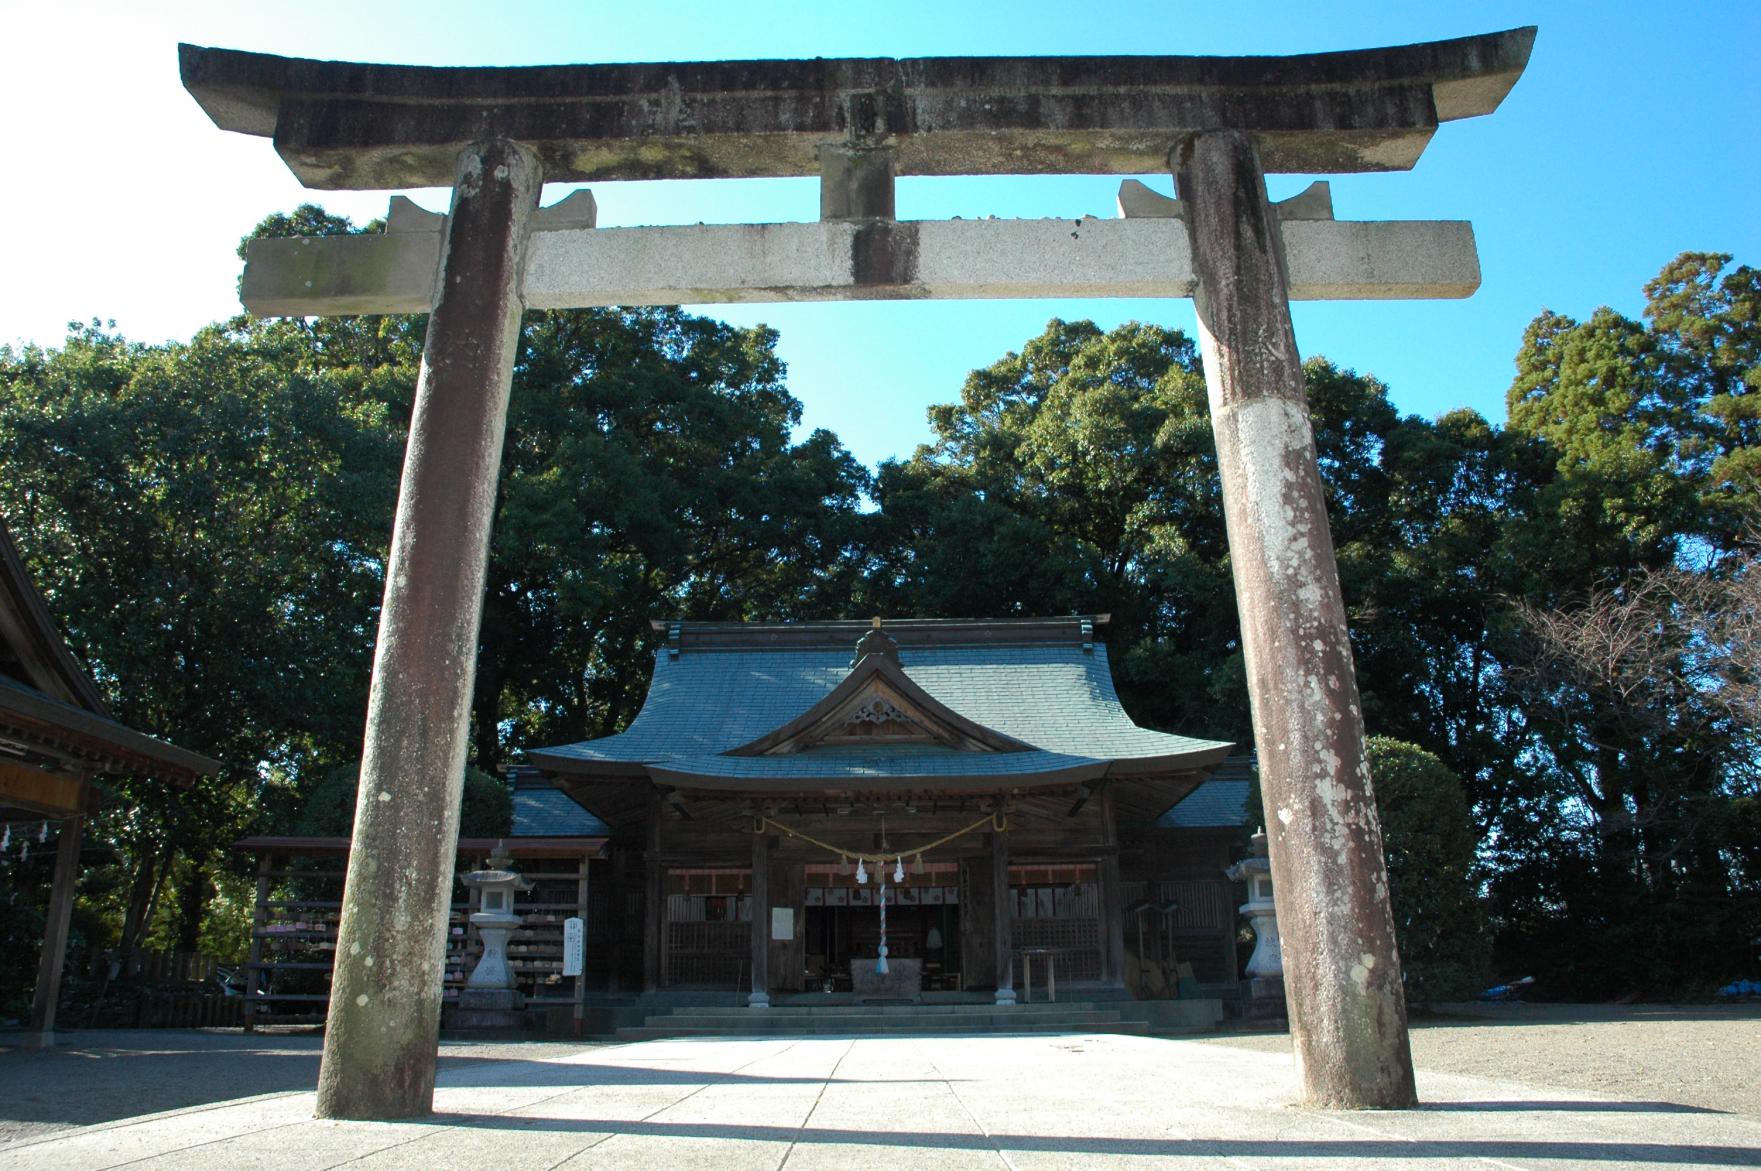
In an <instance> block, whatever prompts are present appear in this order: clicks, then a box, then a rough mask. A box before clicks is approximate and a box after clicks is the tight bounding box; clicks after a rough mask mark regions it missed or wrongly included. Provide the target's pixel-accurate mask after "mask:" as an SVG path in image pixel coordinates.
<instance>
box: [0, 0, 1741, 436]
mask: <svg viewBox="0 0 1761 1171" xmlns="http://www.w3.org/2000/svg"><path fill="white" fill-rule="evenodd" d="M1523 24H1535V25H1538V26H1539V27H1540V36H1539V39H1538V41H1537V44H1536V47H1535V53H1534V57H1533V59H1532V60H1531V62H1530V65H1529V69H1528V73H1527V75H1526V76H1525V77H1524V78H1523V80H1522V81H1521V82H1520V83H1519V84H1518V85H1517V87H1516V89H1515V90H1514V91H1513V92H1512V94H1511V96H1510V97H1509V98H1508V99H1507V100H1506V101H1505V103H1504V105H1503V106H1502V107H1501V108H1500V109H1499V110H1498V112H1497V113H1495V114H1493V115H1492V116H1491V117H1489V118H1482V119H1475V120H1470V121H1466V122H1456V123H1451V124H1448V125H1446V126H1444V127H1443V128H1442V129H1441V130H1439V132H1438V134H1437V136H1436V138H1435V139H1434V140H1433V142H1432V144H1431V146H1430V148H1429V149H1428V150H1427V151H1426V153H1425V155H1424V157H1423V158H1422V159H1421V160H1420V162H1419V165H1418V167H1417V168H1416V169H1415V170H1413V171H1411V172H1408V173H1402V174H1392V175H1364V176H1336V177H1332V179H1333V194H1334V206H1335V209H1336V214H1337V215H1338V216H1339V218H1341V219H1467V220H1471V221H1472V222H1473V224H1474V227H1475V231H1476V233H1477V236H1478V239H1479V247H1480V259H1481V267H1482V271H1483V278H1484V283H1483V285H1482V288H1481V290H1480V291H1479V292H1478V293H1477V294H1476V295H1475V296H1474V297H1472V298H1470V299H1468V300H1465V301H1440V302H1405V303H1393V302H1353V303H1334V304H1311V305H1299V306H1297V307H1296V311H1295V317H1296V327H1297V339H1298V342H1299V344H1300V345H1301V347H1302V349H1303V352H1304V353H1305V354H1325V355H1326V356H1328V357H1329V358H1331V359H1333V360H1334V361H1335V362H1337V363H1339V364H1341V365H1344V366H1348V367H1351V368H1354V369H1357V370H1360V371H1363V372H1366V373H1371V374H1374V375H1376V376H1377V377H1380V378H1381V379H1383V380H1384V381H1385V382H1387V383H1388V384H1389V386H1390V388H1391V391H1392V394H1393V397H1394V400H1395V402H1396V403H1397V404H1398V405H1399V406H1400V407H1401V409H1403V410H1405V411H1408V412H1411V413H1415V414H1420V415H1425V416H1434V415H1437V414H1440V413H1442V412H1444V411H1447V410H1450V409H1453V408H1455V407H1458V406H1469V407H1473V408H1475V409H1477V410H1480V411H1482V412H1485V413H1486V414H1488V415H1491V416H1492V417H1494V418H1502V417H1503V396H1504V390H1505V388H1506V387H1507V386H1508V384H1509V382H1510V374H1511V357H1512V355H1513V354H1514V353H1515V350H1516V347H1517V345H1518V343H1519V340H1520V338H1521V334H1522V330H1523V327H1524V325H1526V324H1527V322H1528V321H1529V320H1530V319H1531V318H1532V317H1533V316H1534V315H1535V314H1536V313H1537V312H1538V311H1540V310H1541V309H1542V308H1551V309H1554V310H1557V311H1559V312H1563V313H1569V314H1572V315H1574V316H1586V315H1588V314H1589V313H1590V312H1591V311H1592V310H1594V309H1595V308H1596V306H1598V305H1602V304H1609V305H1613V306H1614V307H1616V308H1618V309H1620V310H1622V311H1625V312H1628V313H1635V314H1636V313H1637V312H1638V311H1639V309H1640V307H1641V306H1642V303H1643V302H1642V296H1641V293H1640V288H1641V286H1642V285H1643V284H1644V282H1645V281H1646V280H1647V279H1649V278H1650V277H1652V276H1654V275H1655V274H1656V272H1657V270H1658V269H1659V268H1660V267H1661V266H1662V265H1663V264H1664V263H1665V262H1666V261H1667V260H1669V259H1670V258H1671V257H1673V256H1674V255H1675V254H1676V253H1678V252H1680V251H1683V250H1685V249H1700V250H1712V251H1723V252H1731V253H1734V254H1735V255H1736V257H1737V260H1738V261H1739V262H1743V263H1749V264H1761V228H1758V227H1757V224H1758V222H1761V217H1758V215H1757V212H1758V211H1761V196H1758V195H1757V192H1761V182H1758V180H1761V162H1758V161H1757V159H1758V157H1761V149H1758V148H1761V132H1758V131H1757V129H1756V126H1757V111H1761V70H1758V69H1757V67H1756V62H1757V61H1761V4H1756V3H1751V2H1748V0H1730V2H1728V3H1722V4H1714V3H1695V2H1692V0H1684V2H1679V3H1671V4H1660V3H1655V2H1652V3H1629V2H1609V3H1556V2H1547V3H1541V2H1536V3H1504V2H1500V0H1491V2H1483V3H1477V4H1460V3H1457V4H1421V3H1412V2H1409V3H1392V2H1390V3H1357V4H1350V5H1345V4H1319V3H1315V4H1298V3H1293V2H1290V3H1262V2H1254V0H1231V2H1229V3H1217V2H1216V0H1209V2H1203V3H1195V2H1186V0H1158V2H1156V3H1140V2H1137V0H1118V2H1115V3H1111V4H1107V5H1095V6H1091V7H1085V6H1081V5H1072V4H1070V3H1067V2H1049V0H1021V2H1017V3H1013V4H1008V5H1002V4H991V3H987V4H965V3H959V2H956V0H944V2H942V3H922V2H917V0H895V2H892V3H887V4H872V3H833V2H830V0H823V2H820V3H744V4H737V3H669V2H667V0H651V2H649V3H631V2H629V0H625V2H622V3H599V2H596V0H580V2H576V3H563V2H553V3H503V4H485V3H481V2H476V3H463V2H460V3H444V2H443V3H426V4H405V3H372V4H361V3H354V4H341V3H330V2H324V0H307V2H305V3H301V4H298V5H266V4H253V3H243V2H240V0H231V2H228V3H194V2H190V3H176V2H161V3H155V4H128V3H120V2H119V3H114V4H103V3H87V4H75V3H65V4H60V5H54V6H50V5H46V4H41V3H37V2H34V0H31V2H13V0H0V109H3V110H5V111H6V116H5V118H4V121H3V122H0V142H4V144H5V146H6V147H7V157H8V158H9V160H10V163H11V166H10V167H9V171H10V175H9V179H10V182H9V183H8V184H6V185H5V187H4V190H0V224H4V225H5V228H4V230H5V232H6V248H5V270H6V273H7V278H8V279H6V280H5V281H0V343H4V342H14V343H16V342H19V341H33V342H37V343H40V344H45V345H54V344H57V343H58V342H59V340H60V338H61V337H62V336H63V330H64V325H65V323H66V322H67V321H69V320H72V319H82V320H83V319H87V318H91V317H101V318H107V319H109V318H113V319H115V320H116V322H117V325H118V327H119V328H120V329H121V330H123V331H124V332H125V333H126V334H128V335H129V336H130V337H132V338H136V339H139V340H144V341H158V340H163V339H165V338H168V337H186V336H188V335H189V334H190V333H191V332H193V331H194V330H195V329H196V328H198V327H200V326H201V325H202V324H204V323H206V322H208V321H212V320H217V319H220V318H223V317H225V316H227V315H229V314H231V313H233V312H236V311H237V302H236V298H235V288H236V280H237V274H238V261H237V259H236V258H235V257H234V255H233V248H234V247H235V246H236V243H237V240H238V237H239V236H241V235H243V234H244V233H245V232H247V231H248V230H249V229H250V227H251V226H252V225H253V224H254V223H255V222H256V221H257V220H259V219H260V218H262V216H264V215H265V214H267V213H269V212H271V211H275V210H285V209H288V208H291V207H293V206H294V205H295V204H297V203H299V202H301V201H302V200H305V199H314V198H315V199H316V200H317V201H319V202H322V203H323V204H325V205H326V206H327V207H329V208H330V209H331V210H333V211H337V212H341V213H344V214H348V215H352V216H354V217H356V218H357V219H366V218H369V217H371V216H374V215H379V214H382V213H383V211H384V208H385V204H386V199H387V196H388V194H389V193H348V194H338V193H309V192H305V191H303V190H302V189H301V188H300V187H299V186H298V185H297V183H296V182H295V181H294V180H293V178H292V176H291V175H290V174H289V173H288V172H287V170H286V169H285V168H284V167H283V166H282V165H281V163H280V162H279V160H278V159H277V158H276V157H275V154H274V151H273V150H272V149H271V147H270V146H269V144H268V143H267V141H266V140H263V139H253V138H245V137H243V136H239V135H231V134H225V133H223V132H221V131H219V130H218V129H216V128H215V127H214V126H213V124H212V123H210V122H209V121H208V120H207V119H206V117H205V116H204V115H202V113H201V112H200V110H199V109H198V108H197V107H196V105H195V103H194V102H193V101H192V100H191V99H190V98H189V97H188V96H187V95H186V94H185V93H184V92H183V90H182V88H181V87H180V86H179V84H178V79H177V64H176V53H175V46H176V43H177V42H178V41H180V40H184V41H191V42H194V43H198V44H205V45H215V46H223V47H229V48H240V49H252V50H259V51H264V52H275V53H283V54H288V55H294V56H310V57H328V58H336V59H350V60H378V61H393V62H404V63H412V64H460V65H468V64H485V65H487V64H541V63H556V62H573V61H582V62H592V61H646V60H688V59H716V58H740V57H747V58H750V57H811V56H933V55H966V54H999V55H1002V54H1075V53H1196V54H1249V53H1266V54H1282V53H1299V52H1312V51H1323V50H1330V49H1352V48H1364V47H1371V46H1376V45H1387V44H1400V43H1405V42H1409V41H1422V40H1432V39H1438V38H1443V37H1452V36H1461V35H1466V34H1470V33H1479V32H1489V31H1494V30H1498V29H1504V28H1510V27H1514V26H1517V25H1523ZM1143 178H1144V179H1145V181H1146V182H1149V183H1150V184H1151V185H1152V186H1155V187H1157V188H1158V189H1160V190H1163V191H1167V190H1168V189H1169V188H1170V184H1169V181H1168V179H1167V177H1166V176H1144V177H1143ZM1305 182H1306V179H1304V178H1301V177H1277V178H1275V179H1274V181H1273V192H1272V193H1273V195H1274V197H1282V196H1283V195H1286V194H1289V193H1291V192H1293V191H1295V190H1297V189H1299V188H1300V187H1301V186H1302V185H1303V184H1304V183H1305ZM1118 183H1119V179H1118V177H1080V176H1079V177H1062V178H1060V177H1053V178H1016V177H991V178H985V179H906V180H901V181H900V186H899V192H898V207H899V215H900V216H901V217H902V218H940V217H947V216H953V215H961V216H967V217H972V216H982V215H998V216H1005V217H1008V216H1080V215H1083V214H1092V215H1099V216H1110V215H1112V214H1113V195H1114V192H1115V191H1116V190H1117V188H1118ZM564 190H565V189H563V188H552V189H550V190H549V191H547V195H546V199H547V201H554V200H555V199H557V198H560V197H561V195H562V194H563V193H564ZM593 190H594V195H595V197H596V199H597V201H598V203H599V207H600V222H601V224H602V225H606V226H612V225H620V224H640V223H695V222H698V221H704V222H765V221H780V220H806V219H812V218H814V217H815V215H816V214H817V191H816V188H815V185H814V183H813V182H812V181H811V180H779V181H757V180H744V181H727V182H721V181H717V182H692V183H673V184H651V183H627V184H597V185H595V186H594V188H593ZM410 194H412V195H413V196H414V197H415V198H417V200H418V201H419V202H421V203H423V204H425V205H426V206H429V207H435V208H442V207H444V205H445V201H446V193H445V192H442V191H427V192H412V193H410ZM705 311H706V312H712V313H714V314H715V315H717V316H721V317H724V318H725V319H727V320H729V321H733V322H736V323H739V324H752V323H756V322H760V321H763V322H767V323H768V324H770V325H772V326H775V327H776V328H777V329H779V330H780V331H781V334H782V341H781V351H782V354H783V356H784V358H785V359H786V360H787V361H788V363H789V367H790V377H789V384H790V387H791V389H792V390H793V391H794V393H795V394H796V396H797V397H799V398H800V399H801V400H802V401H803V403H804V404H805V407H806V418H805V420H804V422H805V425H807V426H825V427H829V428H831V429H832V430H834V431H836V432H837V433H838V434H839V435H840V436H841V437H842V438H843V440H844V441H845V443H846V444H847V445H849V446H850V448H851V449H852V450H854V451H855V452H856V454H857V455H858V456H859V457H860V458H862V459H863V460H864V461H865V462H867V463H870V464H873V463H875V462H876V461H878V460H880V459H882V458H885V457H887V456H890V455H908V454H909V453H910V452H911V450H912V449H913V448H914V447H915V445H916V444H918V443H920V442H923V441H925V440H926V439H927V438H928V436H929V432H928V427H927V424H926V423H925V421H924V407H925V406H926V405H928V404H930V403H934V402H944V401H949V400H951V399H953V398H955V397H957V396H958V394H959V388H960V383H961V380H962V378H963V377H964V376H965V374H966V372H967V371H968V370H970V369H972V368H973V367H975V366H981V365H985V364H988V363H989V362H992V361H994V360H996V359H997V358H999V357H1001V356H1002V355H1003V354H1004V353H1006V352H1008V351H1009V350H1012V349H1016V348H1018V347H1019V346H1020V345H1021V343H1022V342H1024V341H1025V340H1027V339H1028V338H1030V337H1032V336H1034V335H1035V334H1037V333H1038V332H1039V331H1040V330H1041V329H1042V328H1044V326H1045V323H1046V321H1047V320H1048V319H1050V318H1052V317H1054V316H1057V317H1064V318H1078V317H1092V318H1094V319H1095V320H1097V321H1099V322H1100V323H1101V324H1102V325H1103V326H1110V325H1113V324H1116V323H1118V322H1120V321H1125V320H1130V319H1138V320H1148V321H1156V322H1159V323H1163V324H1167V325H1171V326H1175V327H1178V328H1182V329H1186V330H1188V331H1190V330H1191V328H1192V309H1191V306H1190V304H1189V303H1188V302H1185V301H1125V300H1119V301H1013V302H981V303H962V302H901V303H891V304H888V303H872V302H871V303H861V304H841V305H774V306H771V305H765V306H740V307H720V308H714V309H708V310H705Z"/></svg>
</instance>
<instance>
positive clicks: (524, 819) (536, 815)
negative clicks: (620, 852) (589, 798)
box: [509, 779, 611, 838]
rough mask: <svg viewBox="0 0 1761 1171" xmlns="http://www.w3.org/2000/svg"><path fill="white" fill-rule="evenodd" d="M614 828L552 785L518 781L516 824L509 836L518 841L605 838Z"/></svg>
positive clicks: (515, 807)
mask: <svg viewBox="0 0 1761 1171" xmlns="http://www.w3.org/2000/svg"><path fill="white" fill-rule="evenodd" d="M610 833H611V828H610V827H609V826H607V825H606V824H605V822H603V821H601V820H599V818H597V817H595V816H593V814H591V813H589V812H587V810H585V809H583V808H581V806H580V805H578V804H577V803H576V802H575V799H574V798H573V797H570V796H569V795H568V794H567V793H565V792H563V791H562V790H561V789H558V788H556V787H555V786H553V785H552V784H550V782H548V781H544V782H541V783H540V784H538V785H531V786H529V785H527V784H525V783H524V782H523V781H522V780H518V779H516V783H515V785H514V823H513V828H512V829H511V830H510V832H509V836H510V837H516V838H602V837H606V836H607V835H609V834H610Z"/></svg>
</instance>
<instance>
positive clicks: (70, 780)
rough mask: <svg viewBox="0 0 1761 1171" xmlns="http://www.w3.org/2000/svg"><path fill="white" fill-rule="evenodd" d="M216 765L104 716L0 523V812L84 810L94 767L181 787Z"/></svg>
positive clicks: (94, 691)
mask: <svg viewBox="0 0 1761 1171" xmlns="http://www.w3.org/2000/svg"><path fill="white" fill-rule="evenodd" d="M219 768H220V765H219V762H217V761H214V760H210V759H209V758H207V757H205V756H202V755H201V754H200V753H195V752H191V751H189V750H187V749H183V748H179V747H177V746H176V745H174V744H167V743H166V742H165V741H163V740H159V739H156V738H154V737H152V736H149V735H147V734H146V733H144V732H137V731H135V730H134V729H133V728H130V727H128V726H127V725H125V724H122V723H120V722H119V721H117V720H116V719H115V718H114V717H113V716H111V714H110V711H109V709H108V708H107V707H106V706H105V704H104V701H103V698H102V697H101V696H100V695H99V694H98V689H97V688H96V687H95V686H93V684H92V681H91V679H90V677H89V676H87V675H86V673H85V671H84V670H83V669H82V668H81V667H80V665H79V663H78V662H77V661H76V660H75V659H74V657H73V655H72V653H71V652H70V651H69V650H68V649H67V644H66V642H65V641H64V640H63V639H62V637H61V633H60V631H59V630H57V629H56V627H55V623H54V621H53V619H52V618H51V617H50V615H49V610H48V607H47V606H46V605H45V604H44V602H43V598H42V595H41V594H40V593H38V592H37V588H36V585H35V583H33V582H32V581H31V579H30V575H29V574H28V573H27V572H26V570H25V566H24V561H23V559H22V558H21V557H20V556H19V553H18V547H17V546H16V545H14V544H13V541H12V534H11V533H10V532H9V531H8V530H7V528H6V524H5V521H4V520H0V810H3V809H4V808H5V807H7V806H12V807H15V808H19V809H23V810H25V811H26V812H29V813H33V814H47V815H49V816H54V817H70V816H73V815H75V814H78V813H81V812H83V811H84V810H85V809H86V807H87V804H88V802H89V799H90V796H91V793H90V789H89V787H88V786H87V784H86V778H87V777H88V776H90V775H91V774H94V773H144V774H146V775H148V776H153V777H157V778H159V779H161V780H166V781H170V782H172V783H174V784H181V785H188V784H190V783H192V782H194V781H195V779H196V778H197V777H200V776H204V775H207V774H209V773H213V772H217V771H218V770H219Z"/></svg>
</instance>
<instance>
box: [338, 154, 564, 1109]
mask: <svg viewBox="0 0 1761 1171" xmlns="http://www.w3.org/2000/svg"><path fill="white" fill-rule="evenodd" d="M541 186H542V175H541V172H540V168H539V164H538V160H537V158H536V157H535V156H534V155H533V154H532V152H531V151H529V150H527V149H526V148H525V147H523V146H520V145H519V144H517V143H513V142H507V141H493V142H485V143H478V144H475V145H473V146H471V147H469V148H467V149H466V150H465V151H464V152H462V153H461V154H460V156H459V162H458V171H457V178H456V182H455V184H454V187H453V200H452V214H451V216H450V218H449V219H448V221H447V227H446V237H445V241H444V243H443V245H442V252H441V257H442V259H441V268H440V287H439V289H438V290H437V292H436V295H435V302H434V312H433V316H432V317H431V318H430V319H429V323H428V338H427V343H426V345H425V347H424V350H423V354H422V372H421V376H420V378H419V379H418V381H417V384H416V400H415V409H414V413H413V415H412V418H411V420H410V436H409V442H408V446H407V447H406V449H405V453H404V473H403V485H402V487H401V489H400V491H399V495H398V506H397V519H396V522H395V524H394V527H393V529H392V539H391V556H390V561H389V563H388V565H387V567H386V582H385V604H384V608H383V610H382V613H381V617H380V623H379V641H378V646H377V649H376V650H375V653H374V661H373V685H372V690H371V693H370V695H369V698H368V702H367V733H366V743H365V745H364V747H363V750H362V756H363V759H362V765H361V785H360V794H359V797H358V800H357V803H356V806H355V829H354V843H353V849H352V850H351V852H350V854H349V866H348V879H347V885H346V888H345V890H344V894H343V907H342V921H341V925H340V928H339V930H338V935H337V944H336V968H335V976H334V979H333V981H332V984H331V993H330V1015H329V1019H328V1022H327V1026H326V1029H325V1034H324V1059H323V1064H322V1065H321V1066H320V1068H319V1072H318V1115H319V1117H322V1118H408V1117H415V1116H419V1115H425V1114H427V1113H429V1111H430V1109H431V1108H432V1105H433V1099H434V1065H435V1057H436V1052H437V1050H436V1044H437V1037H438V1033H439V1023H440V1001H441V981H442V965H443V963H444V961H445V954H446V932H447V923H448V913H449V910H450V906H451V903H452V883H453V866H454V861H455V854H456V851H457V848H458V829H459V797H460V792H461V787H462V784H463V778H464V769H465V748H466V736H467V718H468V716H469V712H470V704H471V688H472V683H473V681H474V678H475V674H476V662H477V638H478V633H479V626H480V619H481V616H482V605H483V578H484V571H485V566H486V564H487V560H488V554H489V528H490V522H491V519H492V517H493V514H494V510H495V487H496V476H497V472H498V471H499V469H500V465H501V446H502V434H503V431H504V425H505V423H506V419H507V402H508V388H509V384H510V382H511V379H512V375H513V364H514V357H515V354H516V351H517V350H518V347H519V337H520V315H521V312H522V310H523V306H522V303H521V300H520V274H521V269H522V266H523V264H524V258H525V249H526V238H527V234H528V231H529V229H530V225H531V222H532V217H533V213H534V212H535V211H536V209H537V206H538V196H539V190H540V188H541Z"/></svg>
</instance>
